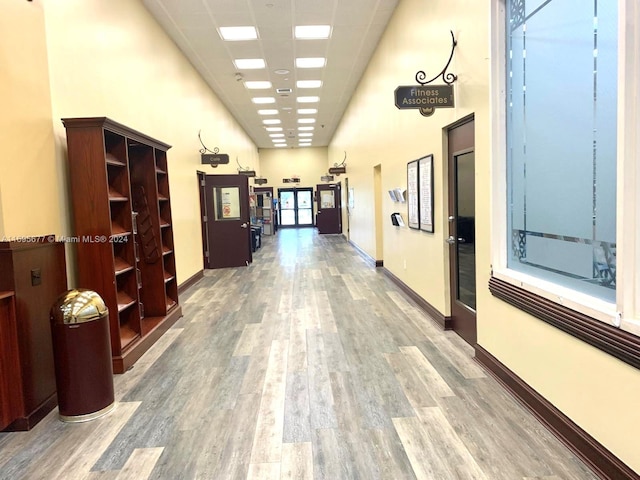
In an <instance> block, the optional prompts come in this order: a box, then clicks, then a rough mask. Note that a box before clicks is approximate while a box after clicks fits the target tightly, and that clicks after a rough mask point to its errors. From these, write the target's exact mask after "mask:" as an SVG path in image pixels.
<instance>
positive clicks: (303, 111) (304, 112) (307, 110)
mask: <svg viewBox="0 0 640 480" xmlns="http://www.w3.org/2000/svg"><path fill="white" fill-rule="evenodd" d="M298 113H299V114H300V115H313V114H314V113H318V109H317V108H299V109H298Z"/></svg>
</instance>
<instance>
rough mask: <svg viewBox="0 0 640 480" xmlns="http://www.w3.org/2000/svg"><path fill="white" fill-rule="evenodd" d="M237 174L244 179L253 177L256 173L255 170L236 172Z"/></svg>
mask: <svg viewBox="0 0 640 480" xmlns="http://www.w3.org/2000/svg"><path fill="white" fill-rule="evenodd" d="M238 174H239V175H244V176H245V177H255V176H256V171H255V170H238Z"/></svg>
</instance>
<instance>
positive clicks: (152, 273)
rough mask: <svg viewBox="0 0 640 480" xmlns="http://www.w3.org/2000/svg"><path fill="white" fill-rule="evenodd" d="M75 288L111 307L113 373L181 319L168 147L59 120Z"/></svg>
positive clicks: (104, 122) (101, 126) (93, 122)
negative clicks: (64, 152) (66, 164)
mask: <svg viewBox="0 0 640 480" xmlns="http://www.w3.org/2000/svg"><path fill="white" fill-rule="evenodd" d="M62 122H63V123H64V126H65V128H66V131H67V147H68V157H69V175H70V186H71V196H72V200H73V212H74V225H75V237H74V244H75V246H76V247H77V263H78V286H79V287H82V288H88V289H91V290H94V291H96V292H97V293H98V294H99V295H100V296H101V297H102V298H103V299H104V301H105V303H106V305H107V307H108V308H109V321H110V333H111V351H112V357H113V370H114V372H115V373H123V372H124V371H126V370H127V369H128V368H129V367H130V366H131V365H133V363H134V362H135V361H136V360H137V359H138V358H140V356H141V355H142V354H143V353H144V352H145V351H146V350H147V349H148V348H149V347H150V346H151V345H152V344H153V343H154V342H155V341H156V340H157V339H158V338H159V337H160V336H161V335H162V334H163V333H164V332H165V331H166V330H167V329H168V328H169V327H170V326H171V325H172V324H173V323H175V321H176V320H177V319H178V318H180V316H181V315H182V309H181V307H180V306H179V305H178V284H177V280H176V266H175V254H174V250H173V226H172V218H171V199H170V195H169V178H168V173H167V150H168V149H169V148H170V146H169V145H167V144H165V143H162V142H160V141H158V140H155V139H153V138H151V137H149V136H147V135H144V134H142V133H140V132H137V131H135V130H132V129H130V128H128V127H125V126H124V125H121V124H119V123H116V122H114V121H112V120H110V119H108V118H105V117H97V118H64V119H62Z"/></svg>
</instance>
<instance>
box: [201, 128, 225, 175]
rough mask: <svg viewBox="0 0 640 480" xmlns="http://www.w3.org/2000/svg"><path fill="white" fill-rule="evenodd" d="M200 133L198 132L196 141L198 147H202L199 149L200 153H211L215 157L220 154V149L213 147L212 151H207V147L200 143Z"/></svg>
mask: <svg viewBox="0 0 640 480" xmlns="http://www.w3.org/2000/svg"><path fill="white" fill-rule="evenodd" d="M201 132H202V130H199V131H198V140H200V145H202V148H201V149H200V153H207V152H209V153H213V154H215V155H217V154H218V153H219V152H220V149H219V148H218V147H215V148H214V149H213V150H209V149H208V148H207V146H206V145H205V144H204V142H203V141H202V137H201V136H200V133H201ZM216 166H217V165H216Z"/></svg>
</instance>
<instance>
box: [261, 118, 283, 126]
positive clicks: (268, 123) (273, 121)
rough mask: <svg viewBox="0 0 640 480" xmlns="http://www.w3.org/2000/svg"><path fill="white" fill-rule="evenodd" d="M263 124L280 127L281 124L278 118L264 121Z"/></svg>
mask: <svg viewBox="0 0 640 480" xmlns="http://www.w3.org/2000/svg"><path fill="white" fill-rule="evenodd" d="M262 123H263V124H264V125H280V123H281V122H280V120H278V119H277V118H270V119H268V120H263V121H262Z"/></svg>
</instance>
